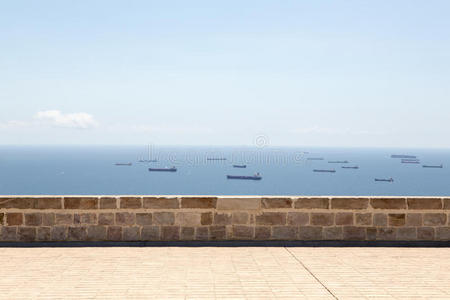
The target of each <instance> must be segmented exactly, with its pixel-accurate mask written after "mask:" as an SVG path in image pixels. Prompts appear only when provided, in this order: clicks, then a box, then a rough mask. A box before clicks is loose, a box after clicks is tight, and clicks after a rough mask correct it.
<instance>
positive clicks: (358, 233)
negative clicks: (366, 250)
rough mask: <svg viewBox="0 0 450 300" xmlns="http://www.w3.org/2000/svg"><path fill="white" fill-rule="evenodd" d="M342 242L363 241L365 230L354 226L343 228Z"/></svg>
mask: <svg viewBox="0 0 450 300" xmlns="http://www.w3.org/2000/svg"><path fill="white" fill-rule="evenodd" d="M343 231H344V232H343V236H344V240H349V241H363V240H365V239H366V228H364V227H356V226H344V228H343Z"/></svg>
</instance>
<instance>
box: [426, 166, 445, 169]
mask: <svg viewBox="0 0 450 300" xmlns="http://www.w3.org/2000/svg"><path fill="white" fill-rule="evenodd" d="M422 167H423V168H437V169H442V168H443V167H444V165H436V166H434V165H423V166H422Z"/></svg>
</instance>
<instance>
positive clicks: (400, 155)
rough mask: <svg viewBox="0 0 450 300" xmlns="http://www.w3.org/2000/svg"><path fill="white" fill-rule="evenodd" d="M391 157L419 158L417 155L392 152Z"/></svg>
mask: <svg viewBox="0 0 450 300" xmlns="http://www.w3.org/2000/svg"><path fill="white" fill-rule="evenodd" d="M391 158H417V156H415V155H404V154H392V155H391Z"/></svg>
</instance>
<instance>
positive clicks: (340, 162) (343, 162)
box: [328, 160, 348, 164]
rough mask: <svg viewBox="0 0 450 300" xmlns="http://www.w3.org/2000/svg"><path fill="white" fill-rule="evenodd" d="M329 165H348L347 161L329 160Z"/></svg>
mask: <svg viewBox="0 0 450 300" xmlns="http://www.w3.org/2000/svg"><path fill="white" fill-rule="evenodd" d="M328 163H329V164H348V160H330V161H328Z"/></svg>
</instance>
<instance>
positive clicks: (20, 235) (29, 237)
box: [17, 227, 36, 242]
mask: <svg viewBox="0 0 450 300" xmlns="http://www.w3.org/2000/svg"><path fill="white" fill-rule="evenodd" d="M17 239H18V240H19V241H21V242H33V241H35V240H36V227H19V228H18V231H17Z"/></svg>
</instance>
